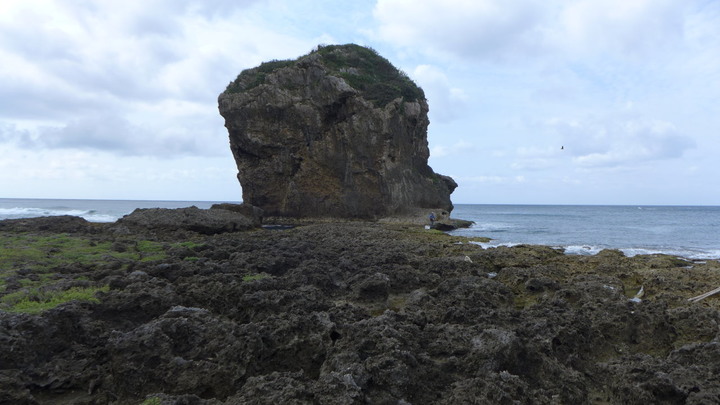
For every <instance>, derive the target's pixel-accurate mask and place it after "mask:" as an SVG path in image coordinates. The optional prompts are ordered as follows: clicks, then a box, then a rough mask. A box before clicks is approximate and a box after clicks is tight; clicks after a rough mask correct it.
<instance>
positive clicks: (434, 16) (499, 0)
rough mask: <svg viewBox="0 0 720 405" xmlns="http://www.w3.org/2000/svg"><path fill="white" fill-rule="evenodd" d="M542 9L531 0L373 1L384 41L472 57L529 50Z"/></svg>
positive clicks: (534, 43) (533, 46)
mask: <svg viewBox="0 0 720 405" xmlns="http://www.w3.org/2000/svg"><path fill="white" fill-rule="evenodd" d="M544 10H545V8H544V7H542V4H541V2H537V1H532V0H517V1H512V2H507V1H503V0H477V1H467V0H429V1H423V2H411V1H405V0H379V1H378V2H377V5H376V6H375V9H374V13H373V14H374V16H375V18H376V19H377V21H378V23H379V27H378V31H377V34H378V36H379V37H380V38H382V39H383V40H385V41H388V42H390V43H394V44H397V45H400V46H404V47H419V48H420V49H425V50H426V51H427V52H429V53H433V54H436V55H447V54H451V55H458V56H461V57H474V58H485V57H489V58H497V57H505V56H508V53H512V52H515V49H516V48H522V49H525V50H532V49H533V48H535V47H536V46H537V45H538V43H537V40H538V38H541V37H540V36H539V35H538V32H537V30H538V29H539V28H540V27H539V24H540V22H542V20H543V14H544Z"/></svg>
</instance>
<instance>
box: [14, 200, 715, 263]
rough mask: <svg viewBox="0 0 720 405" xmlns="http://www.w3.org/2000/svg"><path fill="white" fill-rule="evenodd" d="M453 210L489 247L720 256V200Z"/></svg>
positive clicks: (124, 205) (85, 203)
mask: <svg viewBox="0 0 720 405" xmlns="http://www.w3.org/2000/svg"><path fill="white" fill-rule="evenodd" d="M219 202H223V201H130V200H51V199H7V198H0V220H1V219H8V218H29V217H39V216H48V215H76V216H80V217H83V218H85V219H87V220H88V221H92V222H114V221H116V220H117V219H119V218H121V217H122V216H123V215H127V214H129V213H131V212H132V211H133V210H134V209H136V208H182V207H190V206H196V207H198V208H210V206H211V205H212V204H215V203H219ZM452 216H453V217H454V218H460V219H467V220H470V221H474V222H475V224H474V225H473V226H471V227H470V228H467V229H458V230H456V231H452V232H451V234H455V235H463V236H482V237H488V238H492V240H491V241H490V242H489V243H482V244H481V245H482V246H483V247H485V248H489V247H495V246H513V245H518V244H537V245H547V246H552V247H558V248H563V249H565V252H566V253H567V254H578V255H594V254H596V253H598V252H599V251H601V250H602V249H619V250H621V251H622V252H624V253H625V255H627V256H635V255H638V254H653V253H664V254H669V255H673V256H680V257H685V258H688V259H694V260H710V259H720V207H714V206H689V207H685V206H617V205H612V206H600V205H482V204H477V205H476V204H472V205H470V204H458V205H456V206H455V210H454V211H453V212H452Z"/></svg>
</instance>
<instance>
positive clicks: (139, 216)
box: [116, 207, 257, 235]
mask: <svg viewBox="0 0 720 405" xmlns="http://www.w3.org/2000/svg"><path fill="white" fill-rule="evenodd" d="M116 224H117V226H116V228H118V227H127V228H128V229H138V228H140V229H148V230H156V231H192V232H197V233H202V234H206V235H213V234H217V233H224V232H237V231H244V230H249V229H253V228H256V227H257V226H256V225H255V224H254V221H253V220H252V219H251V218H248V217H246V216H245V215H243V214H240V213H238V212H233V211H228V210H224V209H209V210H203V209H200V208H197V207H188V208H177V209H169V208H138V209H136V210H135V211H133V212H132V213H131V214H129V215H125V216H124V217H122V218H120V219H119V220H118V221H117V222H116Z"/></svg>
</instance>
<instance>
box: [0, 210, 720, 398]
mask: <svg viewBox="0 0 720 405" xmlns="http://www.w3.org/2000/svg"><path fill="white" fill-rule="evenodd" d="M108 226H109V225H108ZM43 235H44V236H50V235H48V234H43ZM43 235H39V236H43ZM7 236H8V237H14V236H18V235H17V234H15V235H13V234H8V235H7ZM75 237H79V236H78V235H75ZM157 237H158V238H159V240H162V241H165V242H166V244H167V247H166V248H164V249H165V250H164V252H165V254H164V256H163V258H162V259H155V260H148V259H147V258H146V259H141V258H139V257H138V258H136V259H132V256H129V255H122V256H120V255H108V256H107V257H105V258H103V260H99V261H96V262H87V261H83V262H80V263H75V264H68V263H65V264H62V265H58V264H57V263H56V264H55V265H53V266H54V267H53V268H52V270H51V271H49V270H48V269H47V268H40V267H38V268H34V267H33V265H32V263H34V262H35V261H36V260H38V259H37V257H35V258H32V260H33V262H31V263H30V265H28V264H27V263H18V264H17V265H8V266H11V268H8V269H6V270H5V271H9V270H11V269H12V271H14V272H15V275H14V277H18V278H20V277H23V278H24V279H23V281H25V282H27V281H29V278H30V277H33V276H36V277H38V278H39V277H40V276H42V277H43V278H45V279H49V280H52V281H54V282H58V281H61V280H65V282H69V281H72V280H74V282H76V283H81V282H82V283H86V284H92V285H97V286H101V285H107V286H108V289H106V290H104V291H102V292H98V293H97V294H96V298H97V302H91V301H73V302H69V303H66V304H63V305H60V306H58V307H55V308H53V309H50V310H48V311H45V312H42V313H39V314H36V315H30V314H26V313H13V312H6V311H3V310H0V345H2V348H3V350H0V387H1V388H0V404H5V403H8V404H105V403H111V404H139V403H142V402H143V400H145V399H148V401H147V403H159V402H162V403H163V404H197V405H219V404H228V405H230V404H308V405H310V404H358V405H360V404H393V405H395V404H415V405H417V404H448V405H450V404H475V403H480V404H485V403H487V404H517V403H519V404H548V405H550V404H713V403H717V402H718V398H720V385H718V383H717V381H718V370H720V334H719V333H718V331H719V329H718V325H720V312H719V311H718V309H720V298H718V297H711V298H708V299H706V300H704V301H702V302H701V303H693V302H690V301H688V299H687V298H689V297H691V296H694V295H696V294H698V293H700V292H704V291H708V290H710V289H712V288H714V287H716V286H718V285H720V263H718V262H717V261H707V262H704V263H689V262H686V261H681V260H677V259H674V258H669V257H665V256H648V257H642V256H636V257H633V258H628V257H625V256H623V255H622V253H621V252H619V251H604V252H602V253H601V254H598V255H597V256H566V255H563V254H562V252H561V251H559V250H556V249H552V248H550V247H543V246H516V247H498V248H494V249H482V248H480V247H479V246H478V245H475V244H471V243H467V241H466V240H464V239H461V238H454V237H450V236H448V235H444V234H439V233H437V232H425V231H422V230H420V229H417V227H416V228H403V227H401V226H390V225H381V224H364V223H343V224H322V225H312V226H303V227H297V228H294V229H292V230H288V231H284V232H277V231H257V232H237V233H224V234H216V235H211V236H202V235H197V234H193V235H191V239H189V240H183V239H177V238H176V233H172V234H170V235H163V234H158V235H157ZM166 237H169V238H168V239H164V238H166ZM88 239H89V240H91V241H93V243H95V244H96V245H97V246H103V245H108V242H111V245H116V244H118V243H124V244H130V243H133V242H136V241H137V238H134V237H132V238H130V237H126V236H125V235H117V234H114V233H100V234H98V233H92V234H89V235H88ZM68 247H69V246H67V245H66V247H65V248H63V247H56V248H54V249H53V251H52V252H49V253H51V254H52V256H53V257H55V258H62V257H67V256H66V254H67V252H66V251H65V250H64V249H67V248H68ZM1 257H2V256H0V258H1ZM6 263H8V262H6ZM688 267H692V268H688ZM0 281H3V280H2V279H0ZM21 284H25V283H18V284H17V286H15V287H11V284H10V283H7V284H6V285H5V287H4V289H2V290H0V302H3V301H4V300H6V298H7V297H8V296H9V295H11V294H16V293H17V292H18V291H21V290H22V289H23V288H26V287H24V286H23V285H21ZM641 286H644V290H645V296H643V297H642V300H641V301H639V302H637V301H633V300H631V297H633V296H634V295H635V293H636V291H637V290H638V289H639V288H640V287H641ZM155 398H157V399H155Z"/></svg>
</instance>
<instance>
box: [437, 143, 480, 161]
mask: <svg viewBox="0 0 720 405" xmlns="http://www.w3.org/2000/svg"><path fill="white" fill-rule="evenodd" d="M474 151H475V145H473V144H471V143H469V142H466V141H462V140H461V141H459V142H456V143H454V144H452V145H450V146H445V145H436V146H433V147H432V148H430V157H432V158H442V157H448V156H456V155H459V154H465V153H473V152H474Z"/></svg>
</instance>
